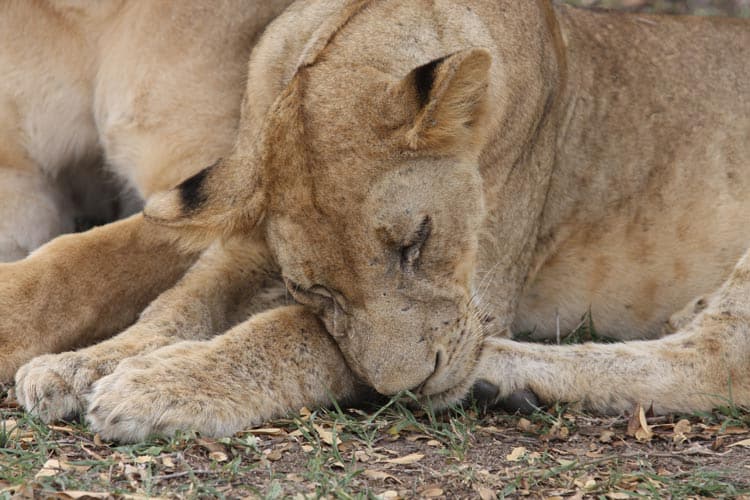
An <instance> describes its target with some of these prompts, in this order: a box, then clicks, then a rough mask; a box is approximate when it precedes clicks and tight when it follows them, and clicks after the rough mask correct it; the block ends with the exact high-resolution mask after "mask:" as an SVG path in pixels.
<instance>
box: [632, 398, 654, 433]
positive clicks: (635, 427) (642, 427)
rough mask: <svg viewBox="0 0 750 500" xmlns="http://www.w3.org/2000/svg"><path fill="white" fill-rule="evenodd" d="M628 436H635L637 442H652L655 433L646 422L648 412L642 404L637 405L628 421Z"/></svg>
mask: <svg viewBox="0 0 750 500" xmlns="http://www.w3.org/2000/svg"><path fill="white" fill-rule="evenodd" d="M628 436H633V437H634V438H635V439H636V440H637V441H641V442H646V441H651V438H652V437H654V433H653V431H652V430H651V427H650V426H649V425H648V422H647V421H646V412H645V411H644V410H643V406H641V404H640V403H636V405H635V408H633V414H632V415H631V416H630V419H629V420H628Z"/></svg>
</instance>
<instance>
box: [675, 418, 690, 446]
mask: <svg viewBox="0 0 750 500" xmlns="http://www.w3.org/2000/svg"><path fill="white" fill-rule="evenodd" d="M692 429H693V427H692V426H691V425H690V421H689V420H686V419H684V418H683V419H682V420H680V421H679V422H677V423H676V424H674V434H673V435H672V442H674V443H684V442H685V441H687V436H686V434H689V433H690V431H691V430H692Z"/></svg>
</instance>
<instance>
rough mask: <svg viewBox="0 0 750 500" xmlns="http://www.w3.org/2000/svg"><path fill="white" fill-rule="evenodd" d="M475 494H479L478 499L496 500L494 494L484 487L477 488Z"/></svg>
mask: <svg viewBox="0 0 750 500" xmlns="http://www.w3.org/2000/svg"><path fill="white" fill-rule="evenodd" d="M477 493H479V498H481V499H482V500H497V495H496V494H495V492H494V491H492V490H491V489H489V488H487V487H485V486H480V487H478V488H477Z"/></svg>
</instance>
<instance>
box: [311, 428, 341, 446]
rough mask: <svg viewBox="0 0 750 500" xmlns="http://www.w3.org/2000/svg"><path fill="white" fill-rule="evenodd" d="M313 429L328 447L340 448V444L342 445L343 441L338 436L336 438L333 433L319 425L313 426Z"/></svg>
mask: <svg viewBox="0 0 750 500" xmlns="http://www.w3.org/2000/svg"><path fill="white" fill-rule="evenodd" d="M313 428H315V432H317V433H318V436H319V437H320V440H321V441H323V442H324V443H325V444H327V445H328V446H333V447H336V448H338V446H339V444H341V440H340V439H339V437H338V436H336V437H335V438H334V436H333V432H331V431H329V430H326V429H324V428H323V427H321V426H319V425H318V424H313Z"/></svg>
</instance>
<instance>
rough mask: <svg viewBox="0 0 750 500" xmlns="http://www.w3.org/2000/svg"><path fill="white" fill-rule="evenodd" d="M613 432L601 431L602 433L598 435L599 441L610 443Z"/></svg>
mask: <svg viewBox="0 0 750 500" xmlns="http://www.w3.org/2000/svg"><path fill="white" fill-rule="evenodd" d="M614 435H615V433H614V432H612V431H602V433H601V434H600V435H599V442H601V443H611V442H612V438H613V437H614Z"/></svg>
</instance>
